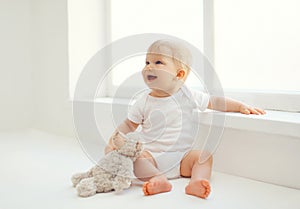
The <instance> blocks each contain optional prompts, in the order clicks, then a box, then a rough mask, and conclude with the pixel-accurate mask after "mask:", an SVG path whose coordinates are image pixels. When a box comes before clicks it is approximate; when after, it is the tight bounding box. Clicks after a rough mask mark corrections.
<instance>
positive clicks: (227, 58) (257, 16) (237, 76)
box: [214, 0, 300, 91]
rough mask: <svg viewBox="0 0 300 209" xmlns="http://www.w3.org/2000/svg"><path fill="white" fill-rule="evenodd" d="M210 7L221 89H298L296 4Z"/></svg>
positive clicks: (247, 2)
mask: <svg viewBox="0 0 300 209" xmlns="http://www.w3.org/2000/svg"><path fill="white" fill-rule="evenodd" d="M214 6H215V11H214V13H215V68H216V70H217V73H218V75H219V78H220V80H221V82H222V85H223V87H225V88H231V89H260V90H272V91H274V90H275V91H278V90H279V91H300V85H299V78H300V61H299V49H300V24H299V19H300V13H299V9H300V1H299V0H286V1H277V0H275V1H274V0H264V1H261V0H226V1H224V0H215V1H214Z"/></svg>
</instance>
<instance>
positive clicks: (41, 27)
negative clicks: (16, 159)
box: [31, 0, 73, 135]
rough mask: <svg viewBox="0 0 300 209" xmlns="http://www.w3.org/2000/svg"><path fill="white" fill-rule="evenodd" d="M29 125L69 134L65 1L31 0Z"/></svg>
mask: <svg viewBox="0 0 300 209" xmlns="http://www.w3.org/2000/svg"><path fill="white" fill-rule="evenodd" d="M31 5H32V11H31V12H32V24H33V32H34V33H33V34H32V40H33V42H32V44H33V45H32V47H33V57H34V66H33V85H34V89H33V96H34V123H33V126H34V127H36V128H38V129H42V130H46V131H50V132H54V133H58V134H64V135H70V134H72V129H73V125H72V115H71V102H70V98H69V74H68V72H69V66H68V24H67V0H51V1H50V0H32V1H31Z"/></svg>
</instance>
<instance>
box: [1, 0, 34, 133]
mask: <svg viewBox="0 0 300 209" xmlns="http://www.w3.org/2000/svg"><path fill="white" fill-rule="evenodd" d="M30 15H31V14H30V0H22V1H19V0H1V1H0V130H8V129H19V128H24V127H28V126H30V125H31V121H32V120H31V113H32V104H33V102H32V96H33V95H32V88H33V86H32V82H31V75H32V63H31V61H32V60H31V58H32V56H31V47H30V40H31V36H30V33H31V31H30Z"/></svg>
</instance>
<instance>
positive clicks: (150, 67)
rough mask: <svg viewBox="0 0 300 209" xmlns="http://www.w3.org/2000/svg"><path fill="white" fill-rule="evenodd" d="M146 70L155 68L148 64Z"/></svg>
mask: <svg viewBox="0 0 300 209" xmlns="http://www.w3.org/2000/svg"><path fill="white" fill-rule="evenodd" d="M145 69H146V70H153V69H154V67H153V65H152V64H148V65H147V66H146V67H145Z"/></svg>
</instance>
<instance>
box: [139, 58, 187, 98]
mask: <svg viewBox="0 0 300 209" xmlns="http://www.w3.org/2000/svg"><path fill="white" fill-rule="evenodd" d="M179 69H180V68H179V67H178V66H176V64H175V63H174V61H173V59H172V58H170V57H167V56H164V55H161V54H154V53H149V54H147V56H146V65H145V67H144V69H143V71H142V74H143V78H144V82H145V83H146V85H147V86H148V87H149V88H150V89H152V92H154V93H159V92H160V93H164V95H165V96H168V95H171V94H173V93H174V92H176V91H177V90H178V89H179V88H180V87H181V86H182V84H183V82H182V81H181V80H179V79H178V77H177V73H178V71H179Z"/></svg>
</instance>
